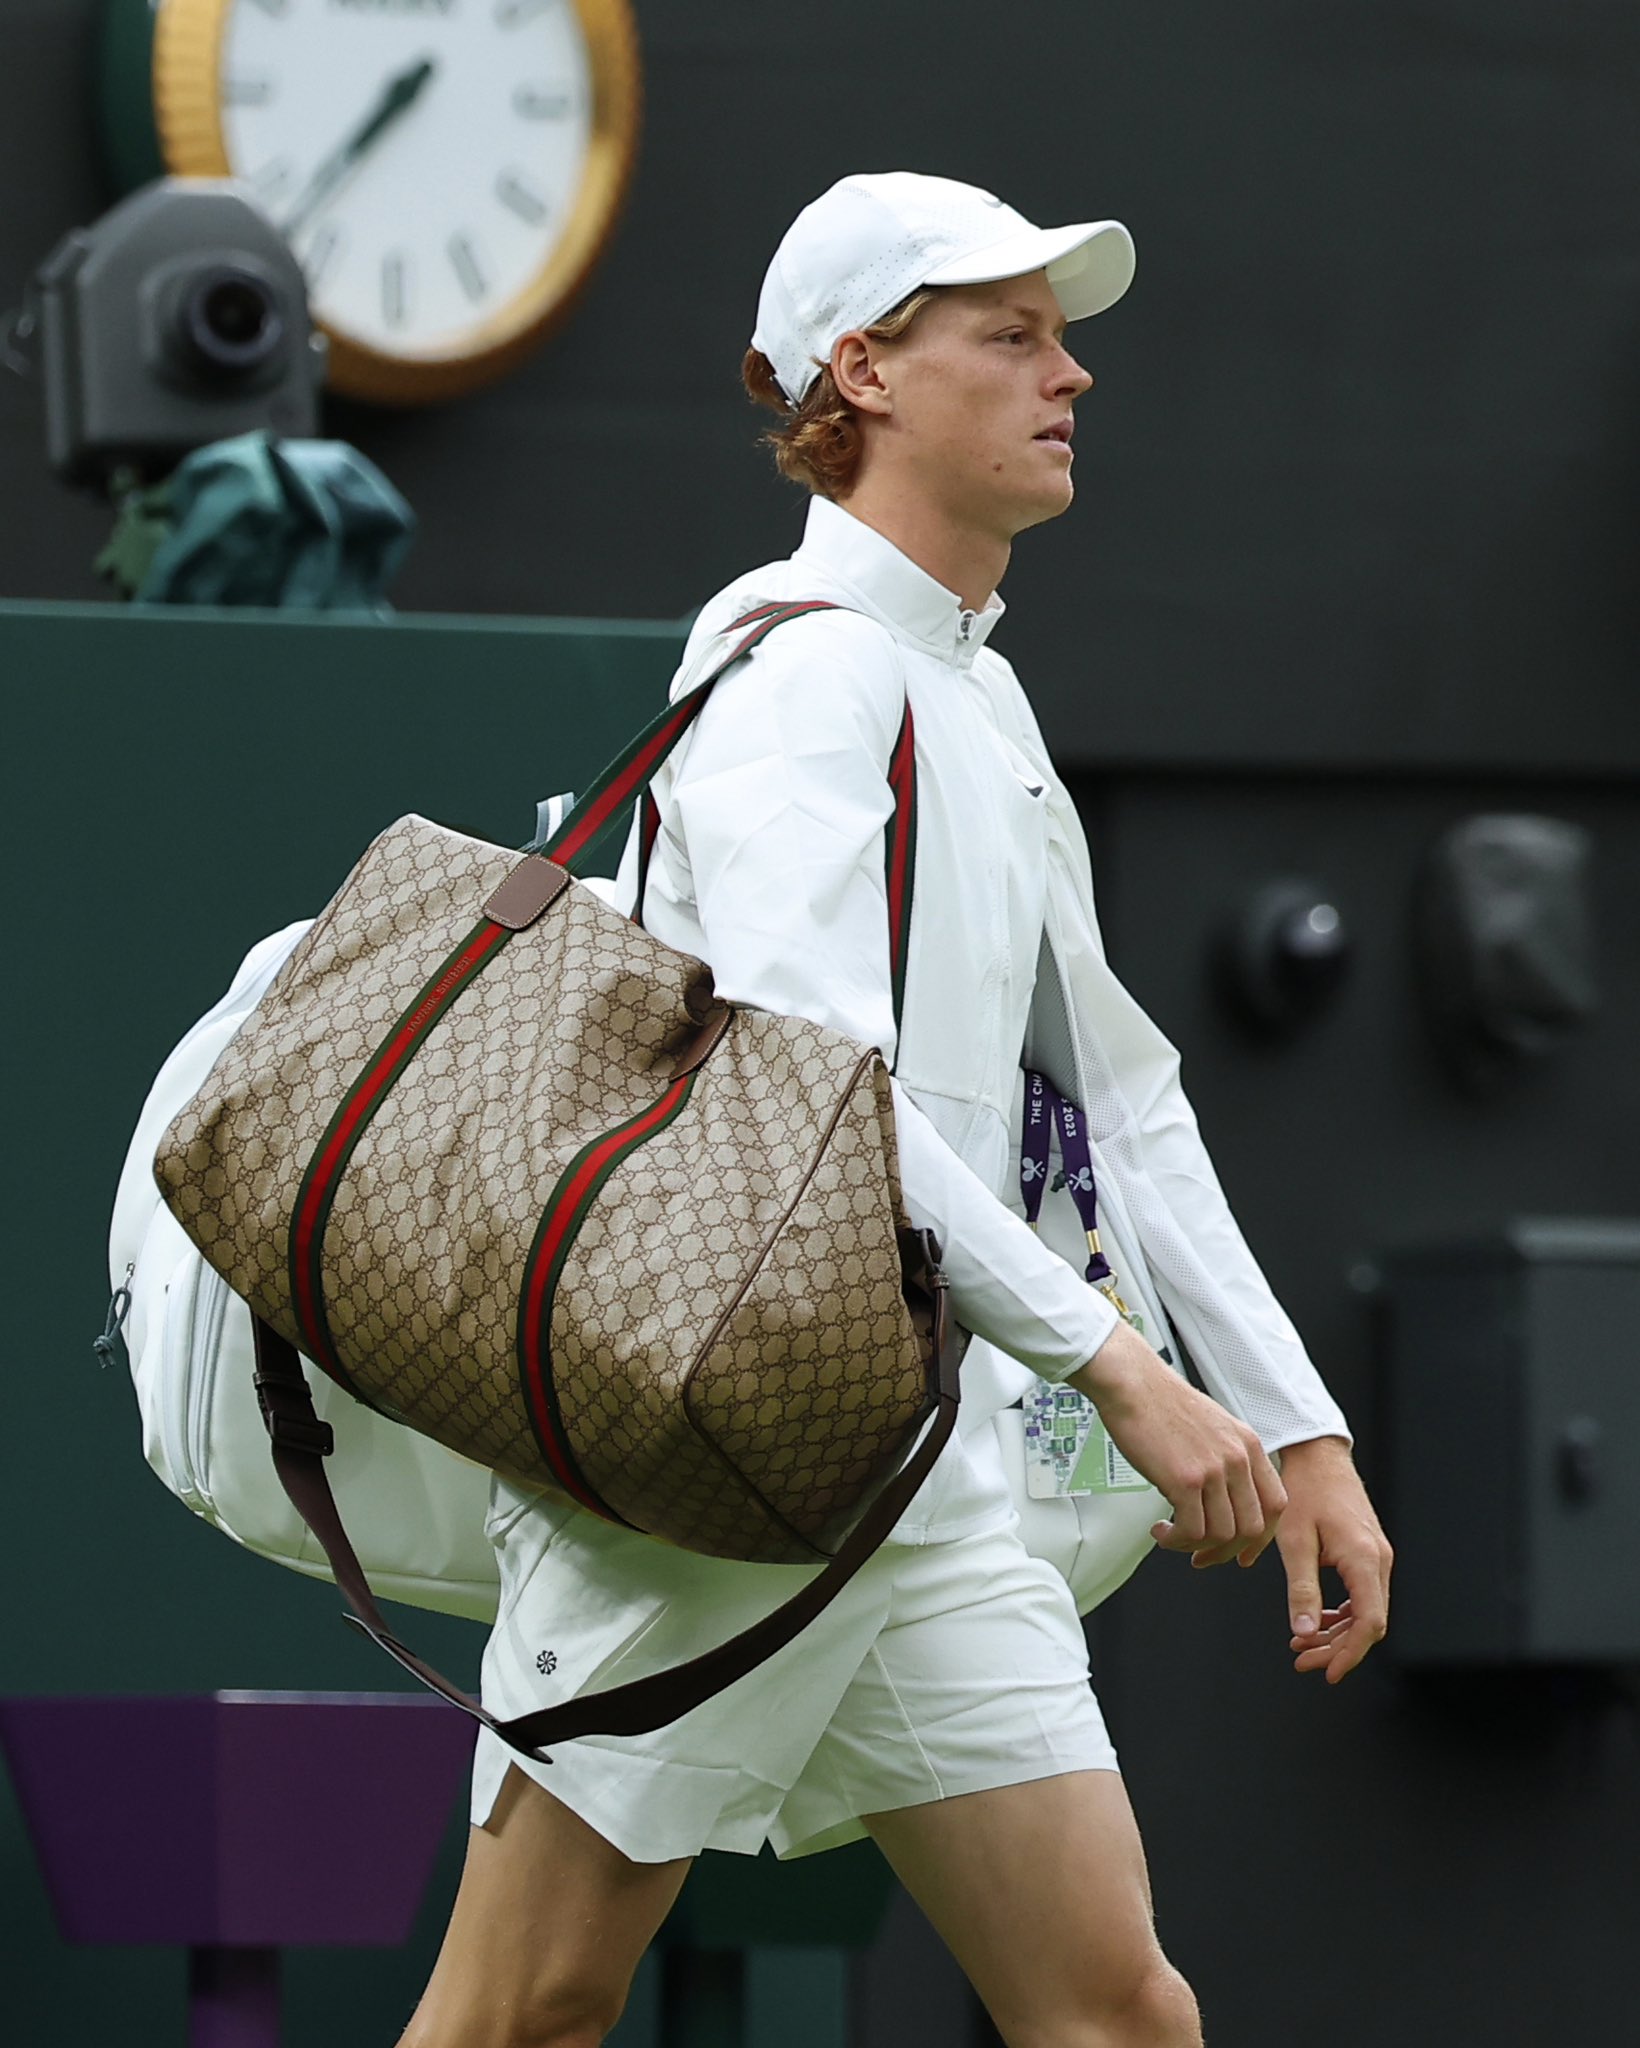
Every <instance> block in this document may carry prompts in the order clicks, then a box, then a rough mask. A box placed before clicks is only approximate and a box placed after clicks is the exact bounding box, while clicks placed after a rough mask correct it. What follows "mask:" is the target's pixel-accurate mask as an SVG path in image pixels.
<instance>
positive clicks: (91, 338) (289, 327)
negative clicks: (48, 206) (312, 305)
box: [34, 178, 328, 489]
mask: <svg viewBox="0 0 1640 2048" xmlns="http://www.w3.org/2000/svg"><path fill="white" fill-rule="evenodd" d="M34 287H35V293H36V297H37V301H38V327H39V331H38V346H39V359H40V369H41V375H42V379H43V382H44V386H45V402H46V446H47V453H48V455H49V457H50V461H51V466H52V468H53V469H54V470H55V471H56V473H57V474H58V475H59V476H60V477H61V478H62V479H63V480H64V481H65V482H67V483H71V484H85V485H89V486H91V487H93V488H97V489H106V488H107V486H108V484H109V482H110V480H111V478H112V477H113V476H114V474H115V472H116V471H121V470H123V471H126V472H129V473H130V474H131V475H133V476H134V477H135V478H137V479H138V480H140V481H141V482H144V483H151V482H154V481H156V480H158V479H159V478H160V477H162V476H164V475H167V474H168V473H169V472H170V471H171V470H172V469H174V468H175V467H176V465H177V464H178V463H179V462H180V461H181V460H182V459H183V457H184V456H186V455H188V454H190V453H191V452H192V451H193V450H194V449H195V448H200V447H203V446H205V445H206V444H207V443H208V442H212V441H220V440H225V439H228V438H229V437H231V436H233V435H236V434H245V433H251V432H254V431H256V430H257V429H259V428H265V429H267V430H268V431H270V432H271V433H274V434H276V435H279V436H281V437H285V438H301V437H304V436H308V435H311V434H313V433H314V432H315V431H316V430H317V427H318V423H319V392H320V388H321V386H322V384H323V381H324V373H325V357H326V350H327V346H328V344H327V343H326V341H325V338H324V336H323V335H322V334H320V333H318V332H317V331H316V330H315V329H314V326H313V323H312V320H311V318H310V316H309V311H308V300H307V289H306V284H305V282H304V280H303V277H302V271H301V267H300V265H299V264H298V263H297V261H296V258H295V256H294V255H293V254H292V253H291V250H290V248H289V246H288V244H287V243H286V242H285V241H284V239H283V237H282V236H281V235H280V233H279V231H278V229H277V228H276V227H275V226H274V225H273V223H272V222H271V221H270V220H269V219H268V217H267V215H266V214H265V213H263V212H262V211H261V210H260V208H259V207H258V206H257V205H256V204H255V203H254V201H252V200H251V199H250V198H249V196H248V194H247V193H246V190H245V188H244V187H243V186H241V185H239V184H237V183H236V182H235V181H234V180H232V179H207V178H160V179H157V180H155V182H154V183H152V184H150V185H145V186H143V187H142V188H141V189H140V190H139V191H136V192H133V193H132V194H131V195H130V197H129V198H127V199H124V200H122V201H121V202H120V203H119V205H118V206H115V207H113V208H112V209H111V210H110V211H109V212H108V213H106V214H104V215H103V217H102V219H101V220H99V221H97V222H96V223H95V224H94V225H93V226H91V227H89V228H76V229H75V230H74V231H73V233H72V234H69V235H67V236H66V237H65V238H64V239H63V241H62V242H60V243H59V244H58V246H57V247H56V248H55V249H54V250H53V251H52V253H51V255H50V256H48V257H47V258H46V260H45V262H44V263H43V264H42V265H41V266H40V268H39V270H38V271H37V273H36V275H35V279H34Z"/></svg>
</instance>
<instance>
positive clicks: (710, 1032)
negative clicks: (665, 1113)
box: [667, 1003, 735, 1082]
mask: <svg viewBox="0 0 1640 2048" xmlns="http://www.w3.org/2000/svg"><path fill="white" fill-rule="evenodd" d="M734 1014H735V1013H734V1011H733V1010H732V1009H731V1008H730V1007H729V1005H728V1004H727V1003H725V1004H723V1005H722V1006H721V1007H720V1008H719V1009H716V1010H713V1011H710V1012H709V1013H708V1015H707V1018H706V1021H705V1023H704V1024H702V1025H701V1027H700V1029H699V1030H698V1031H697V1032H696V1033H695V1035H694V1036H693V1037H692V1038H691V1039H690V1040H689V1042H688V1044H687V1045H686V1046H685V1047H684V1048H683V1050H682V1052H680V1053H679V1054H678V1057H677V1059H676V1061H675V1062H674V1064H673V1066H672V1070H671V1072H670V1073H669V1074H668V1076H667V1080H668V1081H669V1082H671V1081H681V1080H682V1079H683V1077H684V1075H685V1074H692V1073H693V1072H694V1071H695V1069H696V1067H698V1066H699V1065H700V1063H701V1061H702V1060H703V1059H705V1057H706V1055H707V1054H708V1053H709V1052H710V1051H711V1050H712V1048H713V1046H715V1045H716V1044H717V1042H718V1040H719V1039H720V1038H721V1037H722V1036H723V1034H724V1032H725V1031H727V1030H728V1028H729V1019H730V1018H731V1017H732V1016H733V1015H734Z"/></svg>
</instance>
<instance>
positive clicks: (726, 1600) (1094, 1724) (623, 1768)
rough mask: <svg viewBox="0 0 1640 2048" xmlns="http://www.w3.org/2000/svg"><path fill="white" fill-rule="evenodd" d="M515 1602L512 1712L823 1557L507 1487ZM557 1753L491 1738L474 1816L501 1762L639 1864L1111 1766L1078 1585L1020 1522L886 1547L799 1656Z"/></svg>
mask: <svg viewBox="0 0 1640 2048" xmlns="http://www.w3.org/2000/svg"><path fill="white" fill-rule="evenodd" d="M490 1532H491V1536H492V1540H494V1541H495V1543H496V1547H497V1550H498V1553H499V1556H500V1563H501V1606H500V1610H499V1613H498V1616H497V1620H496V1624H495V1627H494V1629H493V1630H492V1632H491V1635H490V1639H489V1642H488V1644H487V1646H486V1648H485V1653H484V1670H483V1700H484V1704H485V1706H486V1707H488V1708H489V1709H490V1711H491V1712H492V1713H494V1714H497V1715H499V1716H501V1717H503V1718H505V1717H510V1716H512V1715H515V1714H521V1713H525V1712H528V1711H529V1710H531V1709H532V1708H536V1707H542V1706H547V1705H550V1704H552V1703H554V1702H555V1701H559V1700H564V1699H571V1698H575V1697H577V1696H579V1695H580V1694H581V1693H583V1692H589V1691H599V1690H602V1689H604V1688H606V1687H608V1686H611V1685H617V1684H620V1683H622V1682H623V1681H625V1680H627V1679H631V1678H641V1677H645V1676H647V1675H648V1674H649V1673H650V1672H652V1671H659V1670H662V1669H664V1668H665V1667H667V1666H668V1665H671V1664H675V1663H681V1662H682V1661H683V1659H684V1658H686V1657H689V1656H692V1655H695V1654H697V1653H698V1652H699V1651H701V1650H704V1649H707V1648H709V1647H711V1646H712V1645H713V1644H715V1643H718V1642H721V1641H723V1640H725V1639H726V1638H727V1637H729V1636H730V1635H733V1634H734V1633H736V1632H737V1631H738V1630H739V1629H742V1628H744V1627H746V1626H747V1625H748V1624H749V1623H751V1622H753V1621H755V1620H757V1619H758V1618H759V1617H760V1616H762V1615H764V1614H766V1613H768V1612H769V1611H770V1609H771V1608H773V1607H774V1606H776V1605H777V1604H778V1603H779V1602H780V1601H781V1600H783V1599H785V1598H788V1597H789V1596H790V1594H791V1593H792V1592H794V1591H795V1590H796V1589H797V1588H798V1587H799V1586H801V1585H802V1584H803V1583H804V1582H805V1581H806V1580H808V1579H809V1578H811V1577H812V1576H813V1575H814V1572H815V1570H817V1569H818V1567H811V1566H807V1565H754V1564H738V1563H734V1562H732V1561H728V1560H725V1559H722V1558H709V1557H698V1556H696V1555H694V1554H693V1553H692V1552H689V1551H683V1550H677V1549H673V1548H670V1547H669V1546H667V1545H665V1544H661V1543H657V1542H654V1541H652V1540H651V1539H650V1538H648V1537H646V1536H640V1535H636V1534H634V1533H632V1532H631V1531H628V1530H624V1529H619V1528H616V1527H614V1526H612V1525H611V1524H608V1523H604V1522H601V1521H599V1520H597V1519H596V1518H595V1517H593V1516H591V1515H588V1514H584V1513H582V1512H580V1511H578V1510H576V1509H574V1508H567V1507H561V1506H559V1505H557V1504H555V1503H553V1502H552V1501H550V1500H544V1499H542V1498H541V1497H539V1496H534V1497H526V1496H525V1495H523V1494H521V1493H519V1492H517V1491H515V1490H514V1489H512V1488H511V1487H509V1486H508V1484H507V1483H506V1482H505V1481H504V1480H501V1479H499V1478H498V1479H497V1480H496V1482H495V1485H494V1489H493V1491H492V1496H491V1516H490ZM552 1757H553V1761H552V1762H551V1763H550V1764H544V1763H537V1762H535V1761H533V1760H531V1759H529V1758H526V1757H521V1756H520V1755H518V1753H517V1752H516V1751H514V1750H511V1749H509V1748H508V1747H507V1746H506V1744H505V1743H503V1742H501V1741H500V1740H499V1739H498V1738H497V1737H495V1736H493V1735H491V1734H490V1732H489V1730H488V1729H480V1731H479V1737H478V1747H477V1751H476V1753H475V1757H474V1764H473V1793H472V1819H473V1821H474V1823H475V1824H476V1825H479V1826H482V1825H483V1823H484V1822H485V1821H486V1820H487V1819H488V1818H489V1815H490V1811H491V1808H492V1807H493V1805H494V1803H495V1797H496V1794H497V1793H498V1792H499V1790H500V1787H501V1781H502V1779H503V1777H504V1776H505V1774H506V1769H507V1765H508V1764H509V1763H512V1764H516V1765H517V1766H518V1768H519V1769H520V1770H523V1771H525V1772H527V1773H528V1774H529V1775H530V1776H531V1777H532V1778H534V1779H536V1781H537V1782H538V1783H540V1784H542V1785H544V1786H546V1788H547V1789H548V1791H550V1792H552V1793H553V1794H555V1796H556V1797H557V1798H559V1799H561V1800H562V1801H563V1802H564V1803H565V1805H567V1806H569V1807H570V1808H572V1809H573V1810H574V1811H575V1812H576V1813H577V1814H579V1815H580V1817H581V1818H582V1819H583V1820H585V1821H586V1822H587V1823H588V1825H589V1826H591V1827H593V1828H595V1829H596V1830H597V1831H598V1833H599V1834H601V1835H603V1836H604V1837H605V1839H606V1840H608V1841H610V1842H612V1843H613V1844H614V1845H615V1847H616V1848H618V1849H619V1850H621V1852H622V1853H623V1854H624V1855H626V1856H628V1857H630V1858H631V1859H632V1860H633V1861H634V1862H638V1863H659V1862H666V1861H669V1860H670V1859H672V1858H673V1857H678V1856H693V1855H696V1854H698V1853H699V1851H700V1850H702V1849H708V1848H710V1849H732V1850H738V1851H740V1852H742V1853H744V1854H747V1855H755V1854H756V1853H757V1852H758V1851H759V1850H760V1849H761V1848H762V1846H763V1843H764V1842H765V1840H767V1841H769V1842H771V1843H772V1844H773V1845H774V1849H775V1852H776V1854H777V1855H779V1856H781V1857H794V1856H807V1855H812V1854H813V1853H814V1852H815V1851H817V1850H820V1849H831V1848H836V1847H839V1846H840V1845H841V1844H842V1843H844V1842H852V1841H857V1840H858V1839H859V1838H860V1837H861V1836H862V1835H863V1834H864V1833H865V1829H864V1828H863V1827H862V1826H861V1824H860V1818H859V1817H860V1815H861V1814H863V1813H877V1812H883V1811H889V1810H892V1809H893V1808H896V1807H904V1806H920V1805H923V1804H925V1803H926V1802H928V1801H930V1800H935V1799H947V1798H950V1797H952V1796H953V1795H955V1794H958V1793H963V1792H980V1791H986V1790H989V1789H991V1788H992V1787H995V1786H999V1785H1015V1784H1023V1783H1025V1782H1027V1781H1029V1780H1032V1779H1036V1778H1048V1777H1056V1776H1058V1775H1059V1774H1061V1773H1062V1772H1065V1771H1084V1770H1116V1769H1117V1768H1118V1765H1117V1761H1116V1752H1115V1750H1114V1749H1113V1748H1112V1746H1111V1742H1110V1737H1109V1736H1108V1735H1107V1733H1106V1731H1105V1723H1104V1717H1103V1715H1102V1714H1101V1713H1100V1711H1099V1704H1098V1701H1097V1700H1096V1699H1095V1697H1094V1694H1093V1689H1092V1685H1091V1683H1090V1678H1089V1671H1088V1654H1087V1645H1086V1642H1085V1640H1084V1637H1083V1634H1082V1627H1081V1623H1080V1621H1079V1620H1078V1617H1077V1612H1076V1606H1075V1603H1074V1601H1073V1599H1072V1596H1071V1593H1070V1590H1069V1588H1068V1587H1067V1586H1066V1583H1065V1580H1064V1578H1063V1577H1062V1576H1061V1575H1060V1573H1059V1572H1057V1571H1056V1570H1055V1569H1054V1568H1053V1566H1052V1565H1050V1564H1047V1563H1044V1562H1043V1561H1042V1560H1041V1559H1038V1558H1034V1557H1032V1556H1031V1555H1030V1553H1029V1552H1028V1551H1027V1550H1026V1548H1025V1546H1024V1544H1023V1543H1022V1542H1021V1541H1020V1537H1019V1534H1018V1530H1017V1526H1007V1527H1003V1528H999V1529H992V1530H989V1531H987V1532H985V1533H983V1534H980V1535H974V1536H966V1537H957V1538H954V1539H953V1540H952V1541H950V1542H946V1543H928V1544H922V1545H915V1546H908V1545H902V1544H895V1545H885V1546H884V1547H883V1548H882V1549H881V1550H879V1551H878V1552H877V1553H876V1555H875V1556H873V1557H872V1558H871V1559H870V1560H869V1561H868V1562H867V1563H866V1564H865V1565H863V1566H862V1567H861V1569H860V1570H859V1571H858V1572H857V1573H856V1575H855V1576H854V1578H853V1579H852V1580H850V1582H849V1584H848V1585H847V1586H845V1587H844V1589H843V1591H842V1592H841V1593H840V1594H839V1595H838V1596H837V1598H836V1599H835V1600H834V1601H833V1602H832V1604H831V1605H830V1606H829V1607H828V1608H827V1609H826V1610H825V1612H824V1613H823V1614H822V1615H820V1617H819V1618H818V1619H817V1620H815V1621H813V1622H811V1623H810V1624H809V1626H808V1627H807V1628H806V1629H804V1630H803V1631H802V1632H801V1633H800V1634H799V1635H798V1636H797V1638H796V1640H795V1641H793V1642H791V1643H789V1644H787V1646H786V1647H785V1649H783V1650H781V1651H780V1652H779V1653H778V1654H777V1655H775V1656H774V1657H771V1658H770V1659H768V1660H767V1662H765V1663H764V1664H761V1665H760V1666H758V1668H757V1669H756V1670H754V1671H752V1672H749V1673H748V1674H747V1675H746V1677H744V1678H742V1679H740V1680H738V1681H737V1682H736V1683H735V1684H734V1685H732V1686H730V1687H728V1689H727V1690H726V1691H724V1692H721V1693H719V1694H718V1695H717V1697H716V1698H714V1699H710V1700H707V1701H706V1702H705V1703H704V1704H703V1705H701V1706H699V1707H696V1708H695V1709H694V1710H693V1712H691V1713H688V1714H685V1715H683V1716H681V1717H680V1718H679V1719H678V1720H676V1721H673V1722H671V1723H670V1724H669V1725H668V1726H666V1727H664V1728H659V1729H656V1730H655V1731H654V1732H653V1733H652V1734H648V1735H636V1736H613V1735H589V1736H582V1737H580V1738H579V1739H578V1740H576V1741H574V1742H561V1743H559V1744H557V1745H556V1746H555V1747H554V1749H553V1750H552Z"/></svg>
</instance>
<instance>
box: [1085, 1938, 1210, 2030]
mask: <svg viewBox="0 0 1640 2048" xmlns="http://www.w3.org/2000/svg"><path fill="white" fill-rule="evenodd" d="M1097 2039H1098V2041H1099V2043H1100V2048H1105V2044H1106V2043H1108V2044H1109V2048H1201V2039H1202V2022H1201V2011H1200V2008H1199V2007H1198V2006H1197V2004H1196V1994H1195V1993H1194V1992H1193V1991H1192V1990H1191V1988H1190V1986H1189V1985H1188V1984H1187V1983H1186V1982H1185V1980H1184V1978H1183V1977H1182V1976H1180V1974H1179V1972H1178V1971H1177V1970H1176V1969H1174V1967H1173V1965H1172V1964H1171V1963H1170V1962H1169V1961H1168V1960H1167V1958H1166V1957H1165V1956H1162V1955H1160V1954H1158V1955H1157V1957H1156V1958H1155V1960H1154V1961H1153V1962H1152V1963H1151V1965H1150V1966H1149V1967H1148V1968H1147V1969H1146V1970H1145V1972H1144V1974H1143V1975H1142V1976H1141V1977H1139V1978H1138V1979H1137V1981H1136V1982H1135V1983H1134V1985H1133V1987H1132V1989H1131V1990H1130V1992H1129V1993H1128V1995H1127V1997H1126V1998H1125V1999H1123V2000H1122V2002H1121V2003H1120V2004H1119V2005H1118V2006H1117V2007H1116V2008H1115V2009H1114V2010H1113V2011H1112V2012H1111V2013H1110V2015H1109V2016H1108V2018H1107V2020H1106V2021H1105V2025H1104V2031H1103V2032H1102V2033H1101V2034H1100V2035H1098V2037H1097Z"/></svg>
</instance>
